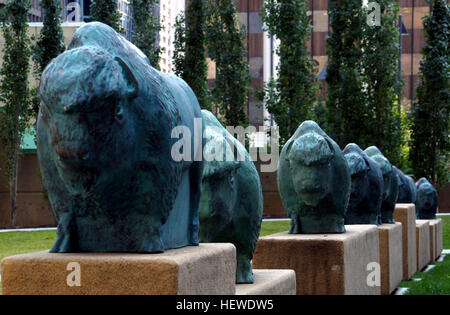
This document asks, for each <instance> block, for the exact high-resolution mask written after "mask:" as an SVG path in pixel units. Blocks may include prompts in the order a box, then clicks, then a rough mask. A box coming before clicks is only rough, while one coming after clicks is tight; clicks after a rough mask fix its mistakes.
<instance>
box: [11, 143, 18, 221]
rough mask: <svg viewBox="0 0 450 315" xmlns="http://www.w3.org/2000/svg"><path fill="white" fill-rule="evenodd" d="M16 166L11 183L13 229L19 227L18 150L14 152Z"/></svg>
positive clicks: (14, 166)
mask: <svg viewBox="0 0 450 315" xmlns="http://www.w3.org/2000/svg"><path fill="white" fill-rule="evenodd" d="M13 163H14V165H13V171H12V177H11V182H10V198H11V224H12V226H13V228H15V227H16V226H17V182H18V178H17V177H18V169H19V150H18V148H16V150H15V152H14V162H13Z"/></svg>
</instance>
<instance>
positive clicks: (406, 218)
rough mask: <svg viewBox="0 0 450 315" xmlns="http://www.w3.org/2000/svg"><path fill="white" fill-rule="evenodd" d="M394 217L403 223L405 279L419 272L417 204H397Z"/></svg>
mask: <svg viewBox="0 0 450 315" xmlns="http://www.w3.org/2000/svg"><path fill="white" fill-rule="evenodd" d="M394 219H395V221H396V222H401V224H402V240H403V244H402V248H403V280H409V279H411V277H412V276H413V274H415V273H416V272H417V248H416V206H415V205H414V204H413V203H398V204H396V205H395V210H394Z"/></svg>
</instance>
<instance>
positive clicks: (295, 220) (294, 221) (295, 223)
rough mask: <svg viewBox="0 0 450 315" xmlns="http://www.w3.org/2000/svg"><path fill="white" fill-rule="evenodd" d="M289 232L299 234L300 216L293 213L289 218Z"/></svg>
mask: <svg viewBox="0 0 450 315" xmlns="http://www.w3.org/2000/svg"><path fill="white" fill-rule="evenodd" d="M289 234H300V218H299V216H298V215H295V216H293V217H292V218H291V227H290V229H289Z"/></svg>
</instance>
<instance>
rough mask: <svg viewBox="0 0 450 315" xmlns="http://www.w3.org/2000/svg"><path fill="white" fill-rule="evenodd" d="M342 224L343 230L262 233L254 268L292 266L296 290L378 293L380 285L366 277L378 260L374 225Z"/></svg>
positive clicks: (288, 267) (310, 292)
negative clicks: (326, 232)
mask: <svg viewBox="0 0 450 315" xmlns="http://www.w3.org/2000/svg"><path fill="white" fill-rule="evenodd" d="M345 228H346V230H347V232H346V233H343V234H288V233H287V232H284V233H278V234H274V235H269V236H265V237H262V238H260V239H259V241H258V245H257V247H256V251H255V254H254V256H253V262H252V263H253V268H254V269H293V270H294V271H295V274H296V279H297V294H380V293H381V286H380V285H379V284H378V285H376V284H373V283H372V282H371V281H368V278H370V274H371V272H372V271H373V269H372V268H373V267H374V266H375V268H376V265H377V264H379V262H380V251H379V242H378V229H377V227H376V226H374V225H346V226H345ZM370 279H371V278H370Z"/></svg>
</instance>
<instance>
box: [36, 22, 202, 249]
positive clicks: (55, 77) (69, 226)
mask: <svg viewBox="0 0 450 315" xmlns="http://www.w3.org/2000/svg"><path fill="white" fill-rule="evenodd" d="M40 96H41V107H40V112H39V118H38V122H37V147H38V151H37V153H38V159H39V163H40V169H41V173H42V178H43V183H44V186H45V188H46V190H47V192H48V196H49V200H50V203H51V206H52V208H53V210H54V213H55V217H56V219H57V220H58V237H57V240H56V242H55V244H54V245H53V247H52V249H51V251H52V252H143V253H148V252H163V251H164V250H166V249H169V248H178V247H183V246H186V245H197V244H198V227H199V222H198V207H199V201H200V192H201V178H202V168H203V162H202V161H194V159H193V158H191V159H190V160H189V161H184V160H183V161H175V160H174V159H173V158H172V156H171V153H172V152H171V149H172V147H173V144H174V143H175V142H176V139H174V138H172V136H171V134H172V130H173V129H174V127H176V126H185V127H187V128H188V129H189V131H190V134H191V139H190V140H191V143H192V145H194V143H195V141H194V140H193V135H194V132H193V129H194V125H195V118H198V119H200V120H201V111H200V106H199V104H198V102H197V99H196V97H195V95H194V93H193V92H192V90H191V89H190V88H189V86H188V85H187V84H186V83H185V82H184V81H183V80H181V79H179V78H177V77H175V76H172V75H168V74H164V73H162V72H159V71H157V70H155V69H154V68H153V67H152V66H151V65H150V63H149V61H148V58H147V57H145V55H144V54H143V53H142V52H141V51H140V50H139V49H137V48H136V47H135V46H134V45H133V44H131V43H130V42H128V41H127V40H126V39H124V38H123V37H122V36H121V35H119V34H118V33H116V32H115V31H114V30H113V29H112V28H110V27H109V26H107V25H105V24H102V23H98V22H95V23H88V24H85V25H84V26H82V27H80V28H79V29H78V30H77V31H76V33H75V34H74V36H73V38H72V41H71V43H70V44H69V46H68V48H67V51H65V52H64V53H62V54H61V55H59V56H58V57H57V58H55V59H53V61H52V62H51V63H50V64H49V65H48V66H47V68H46V69H45V70H44V72H43V74H42V80H41V85H40ZM186 136H187V135H186ZM200 145H201V143H200ZM192 152H194V149H192ZM192 161H194V162H192Z"/></svg>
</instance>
